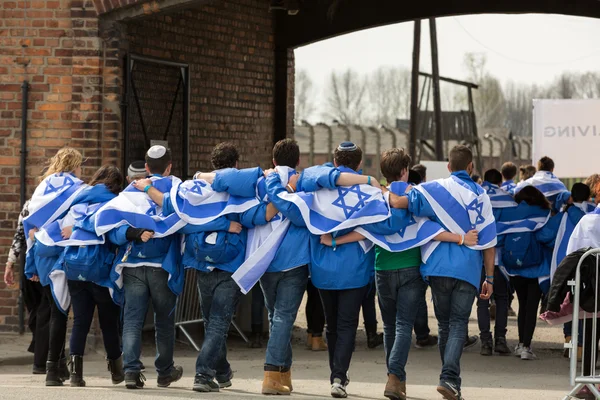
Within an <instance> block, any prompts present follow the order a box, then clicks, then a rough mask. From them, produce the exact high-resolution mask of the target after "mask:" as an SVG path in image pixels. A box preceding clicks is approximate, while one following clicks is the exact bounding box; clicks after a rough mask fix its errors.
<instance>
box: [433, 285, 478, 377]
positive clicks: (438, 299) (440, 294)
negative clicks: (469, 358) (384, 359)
mask: <svg viewBox="0 0 600 400" xmlns="http://www.w3.org/2000/svg"><path fill="white" fill-rule="evenodd" d="M429 284H430V286H431V293H432V294H433V305H434V309H435V316H436V318H437V320H438V331H439V342H438V346H439V349H440V355H441V357H442V373H441V374H440V382H444V381H445V382H450V383H452V384H454V385H456V386H457V387H458V388H460V385H461V379H460V358H461V356H462V352H463V346H464V344H465V339H466V337H467V333H468V324H469V316H470V315H471V309H472V308H473V301H474V300H475V296H476V295H477V289H476V288H475V286H473V285H471V284H470V283H467V282H465V281H461V280H458V279H455V278H448V277H439V276H431V277H429Z"/></svg>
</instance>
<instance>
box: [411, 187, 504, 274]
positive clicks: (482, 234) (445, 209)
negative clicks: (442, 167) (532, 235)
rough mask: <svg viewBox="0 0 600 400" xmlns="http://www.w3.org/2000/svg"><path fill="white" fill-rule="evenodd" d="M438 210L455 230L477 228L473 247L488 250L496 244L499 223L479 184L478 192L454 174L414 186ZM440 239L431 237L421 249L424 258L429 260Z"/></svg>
mask: <svg viewBox="0 0 600 400" xmlns="http://www.w3.org/2000/svg"><path fill="white" fill-rule="evenodd" d="M414 190H417V191H419V192H420V193H421V194H423V196H425V198H426V199H427V201H428V202H429V204H430V206H431V208H432V209H433V211H434V212H435V215H436V216H437V218H438V219H439V220H440V221H441V223H442V224H443V225H444V226H445V227H446V229H447V230H448V231H450V232H452V233H455V234H459V235H465V234H466V233H467V232H468V231H470V230H473V229H476V230H477V231H478V232H479V243H478V244H477V245H475V246H468V247H469V248H470V249H472V250H485V249H488V248H491V247H495V246H496V242H497V239H496V224H495V222H496V221H495V219H494V214H493V213H492V204H491V202H490V198H489V196H488V195H487V193H486V192H485V190H483V188H482V187H481V186H479V185H477V193H474V192H473V191H472V190H471V188H470V187H469V186H468V185H467V184H466V183H465V182H463V181H462V180H460V179H459V178H457V177H455V176H451V177H449V178H446V179H439V180H436V181H431V182H425V183H422V184H421V185H419V186H415V188H414ZM439 244H440V242H438V241H432V242H429V243H427V244H425V245H424V246H423V247H422V249H421V254H422V257H423V262H426V261H427V259H428V258H429V256H430V255H431V254H432V253H433V251H434V250H435V249H436V248H437V246H439Z"/></svg>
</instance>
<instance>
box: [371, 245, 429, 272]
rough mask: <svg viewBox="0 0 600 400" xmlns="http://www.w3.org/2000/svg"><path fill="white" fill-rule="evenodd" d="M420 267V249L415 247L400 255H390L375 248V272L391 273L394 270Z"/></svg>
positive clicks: (383, 250) (379, 248) (389, 252)
mask: <svg viewBox="0 0 600 400" xmlns="http://www.w3.org/2000/svg"><path fill="white" fill-rule="evenodd" d="M420 266H421V248H419V247H415V248H413V249H410V250H406V251H402V252H400V253H392V252H391V251H387V250H385V249H382V248H381V247H379V246H375V270H376V271H393V270H396V269H404V268H413V267H420Z"/></svg>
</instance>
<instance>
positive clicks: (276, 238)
mask: <svg viewBox="0 0 600 400" xmlns="http://www.w3.org/2000/svg"><path fill="white" fill-rule="evenodd" d="M275 171H276V173H278V174H279V176H280V178H281V184H282V185H283V186H286V185H287V183H288V180H289V177H290V174H291V173H293V170H292V169H291V168H289V167H276V168H275ZM257 192H258V196H259V198H260V199H262V201H267V194H266V190H265V189H264V178H261V179H260V180H259V182H258V185H257ZM289 227H290V221H289V220H288V219H285V218H284V217H283V215H282V214H281V213H278V214H277V215H276V216H275V217H274V218H273V219H272V220H271V221H270V222H269V223H268V224H266V225H262V226H257V227H256V228H254V229H250V230H249V231H248V242H247V246H246V260H245V261H244V263H243V264H242V265H241V266H240V267H239V268H238V269H237V271H235V273H234V274H233V275H232V279H233V280H234V281H235V283H237V285H238V286H239V287H240V290H241V292H242V293H243V294H247V293H248V292H249V291H250V290H252V288H253V287H254V285H256V283H257V282H258V281H259V280H260V278H261V277H262V276H263V274H264V273H265V272H266V271H267V269H268V268H269V266H270V265H271V262H273V259H274V258H275V254H276V253H277V250H278V249H279V246H280V245H281V242H282V241H283V239H284V238H285V235H286V234H287V232H288V229H289Z"/></svg>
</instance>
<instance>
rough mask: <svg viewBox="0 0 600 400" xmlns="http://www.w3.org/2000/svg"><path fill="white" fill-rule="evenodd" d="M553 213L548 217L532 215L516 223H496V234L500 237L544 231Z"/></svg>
mask: <svg viewBox="0 0 600 400" xmlns="http://www.w3.org/2000/svg"><path fill="white" fill-rule="evenodd" d="M550 215H551V213H550V212H548V214H546V215H541V216H540V215H537V214H536V215H532V216H529V217H525V218H523V219H519V220H514V221H496V232H497V234H498V235H507V234H509V233H519V232H534V231H538V230H540V229H542V227H543V226H544V225H546V223H547V222H548V220H549V219H550Z"/></svg>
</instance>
